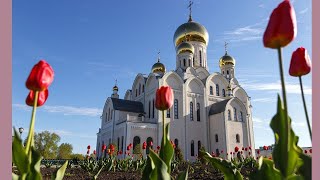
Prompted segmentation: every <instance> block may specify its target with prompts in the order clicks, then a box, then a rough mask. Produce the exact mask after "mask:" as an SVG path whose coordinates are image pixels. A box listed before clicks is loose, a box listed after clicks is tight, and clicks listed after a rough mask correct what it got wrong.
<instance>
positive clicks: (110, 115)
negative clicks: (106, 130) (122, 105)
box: [110, 110, 113, 119]
mask: <svg viewBox="0 0 320 180" xmlns="http://www.w3.org/2000/svg"><path fill="white" fill-rule="evenodd" d="M112 114H113V110H111V113H110V119H112Z"/></svg>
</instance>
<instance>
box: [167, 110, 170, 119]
mask: <svg viewBox="0 0 320 180" xmlns="http://www.w3.org/2000/svg"><path fill="white" fill-rule="evenodd" d="M167 118H170V108H169V109H167Z"/></svg>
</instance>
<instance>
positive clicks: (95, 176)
mask: <svg viewBox="0 0 320 180" xmlns="http://www.w3.org/2000/svg"><path fill="white" fill-rule="evenodd" d="M103 168H104V165H102V167H101V168H100V169H99V171H98V172H97V173H96V174H95V175H94V177H93V178H94V179H97V178H98V176H99V174H100V172H101V171H102V169H103Z"/></svg>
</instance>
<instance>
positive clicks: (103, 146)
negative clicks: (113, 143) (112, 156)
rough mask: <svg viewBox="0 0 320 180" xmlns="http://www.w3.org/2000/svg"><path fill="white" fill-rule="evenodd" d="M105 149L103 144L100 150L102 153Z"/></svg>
mask: <svg viewBox="0 0 320 180" xmlns="http://www.w3.org/2000/svg"><path fill="white" fill-rule="evenodd" d="M106 149H107V146H106V145H105V144H104V145H102V148H101V150H102V152H103V151H104V150H106Z"/></svg>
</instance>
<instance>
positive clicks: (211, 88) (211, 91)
mask: <svg viewBox="0 0 320 180" xmlns="http://www.w3.org/2000/svg"><path fill="white" fill-rule="evenodd" d="M210 95H213V87H212V86H210Z"/></svg>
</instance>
